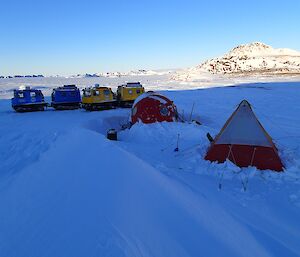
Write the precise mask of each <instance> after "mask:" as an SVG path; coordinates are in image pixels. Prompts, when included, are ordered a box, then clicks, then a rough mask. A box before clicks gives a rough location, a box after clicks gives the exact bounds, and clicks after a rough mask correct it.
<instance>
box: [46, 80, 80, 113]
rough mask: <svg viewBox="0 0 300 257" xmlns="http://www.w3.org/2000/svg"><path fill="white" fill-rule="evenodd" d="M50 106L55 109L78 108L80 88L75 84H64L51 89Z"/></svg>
mask: <svg viewBox="0 0 300 257" xmlns="http://www.w3.org/2000/svg"><path fill="white" fill-rule="evenodd" d="M51 100H52V101H51V106H52V107H53V108H55V109H56V110H73V109H78V108H80V104H81V96H80V90H79V89H78V88H77V87H76V86H75V85H64V86H63V87H58V88H55V89H53V92H52V95H51Z"/></svg>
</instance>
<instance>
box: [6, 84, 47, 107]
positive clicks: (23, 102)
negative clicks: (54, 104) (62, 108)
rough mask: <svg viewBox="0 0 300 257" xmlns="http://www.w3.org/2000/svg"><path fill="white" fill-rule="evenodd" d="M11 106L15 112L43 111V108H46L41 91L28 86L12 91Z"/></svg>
mask: <svg viewBox="0 0 300 257" xmlns="http://www.w3.org/2000/svg"><path fill="white" fill-rule="evenodd" d="M11 105H12V108H13V109H14V110H15V111H17V112H32V111H44V109H45V107H47V106H48V104H47V103H46V102H45V100H44V95H43V93H42V91H41V90H39V89H32V88H30V87H28V86H26V87H20V88H19V89H15V90H14V97H13V98H12V99H11Z"/></svg>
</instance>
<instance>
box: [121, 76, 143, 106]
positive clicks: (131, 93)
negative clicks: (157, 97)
mask: <svg viewBox="0 0 300 257" xmlns="http://www.w3.org/2000/svg"><path fill="white" fill-rule="evenodd" d="M144 92H145V89H144V87H143V86H142V85H141V83H140V82H131V83H127V84H125V85H121V86H118V89H117V100H118V105H119V106H120V107H128V108H130V107H132V105H133V102H134V100H135V99H136V98H137V97H139V96H140V95H141V94H143V93H144Z"/></svg>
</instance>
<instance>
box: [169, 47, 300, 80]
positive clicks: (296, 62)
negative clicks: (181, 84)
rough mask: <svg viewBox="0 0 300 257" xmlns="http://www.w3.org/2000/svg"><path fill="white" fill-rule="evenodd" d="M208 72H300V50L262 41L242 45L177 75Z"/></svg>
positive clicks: (237, 73)
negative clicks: (275, 45)
mask: <svg viewBox="0 0 300 257" xmlns="http://www.w3.org/2000/svg"><path fill="white" fill-rule="evenodd" d="M205 72H207V73H211V74H220V75H221V74H231V75H251V74H267V75H273V74H274V75H276V74H280V75H282V74H300V52H298V51H295V50H291V49H286V48H280V49H275V48H273V47H271V46H268V45H266V44H263V43H259V42H255V43H251V44H245V45H240V46H237V47H235V48H233V49H232V50H231V51H229V52H228V53H227V54H225V55H223V56H221V57H217V58H213V59H210V60H207V61H205V62H203V63H202V64H200V65H198V66H196V67H194V68H191V69H188V70H185V71H183V72H181V73H178V74H176V75H175V76H174V78H175V79H176V78H177V79H188V78H193V77H195V76H197V75H199V73H205Z"/></svg>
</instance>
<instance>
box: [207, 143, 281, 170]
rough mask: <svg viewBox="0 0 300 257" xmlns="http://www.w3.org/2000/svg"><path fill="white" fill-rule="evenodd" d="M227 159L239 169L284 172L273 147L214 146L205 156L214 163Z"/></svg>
mask: <svg viewBox="0 0 300 257" xmlns="http://www.w3.org/2000/svg"><path fill="white" fill-rule="evenodd" d="M226 159H229V160H230V161H231V162H233V163H234V164H235V165H237V166H239V167H249V166H254V167H256V168H257V169H259V170H274V171H283V164H282V162H281V160H280V158H279V156H278V154H277V152H276V151H275V150H274V149H273V148H272V147H265V146H248V145H225V144H213V145H212V146H211V148H210V149H209V150H208V152H207V154H206V156H205V160H209V161H212V162H214V161H217V162H219V163H222V162H225V161H226Z"/></svg>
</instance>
